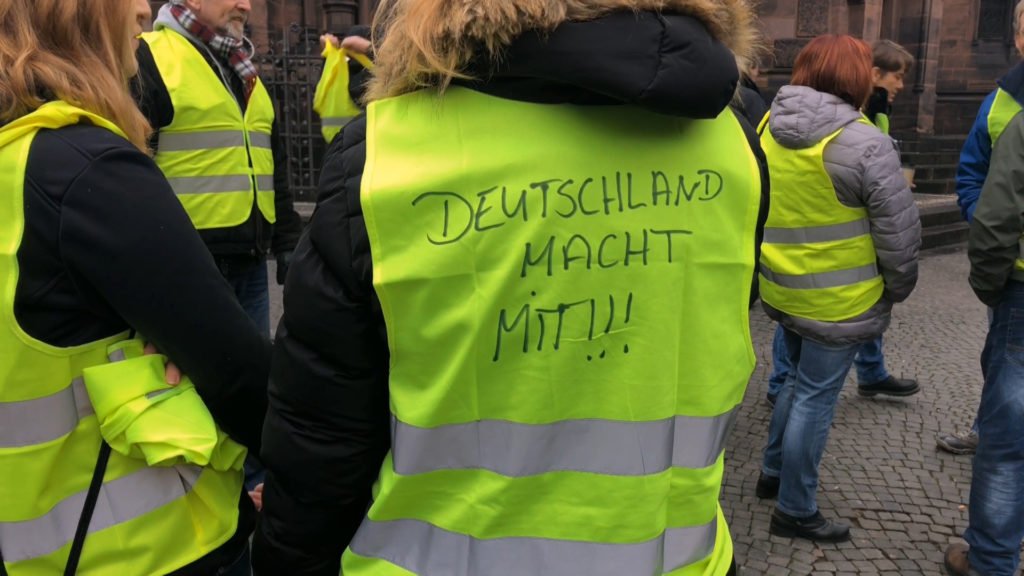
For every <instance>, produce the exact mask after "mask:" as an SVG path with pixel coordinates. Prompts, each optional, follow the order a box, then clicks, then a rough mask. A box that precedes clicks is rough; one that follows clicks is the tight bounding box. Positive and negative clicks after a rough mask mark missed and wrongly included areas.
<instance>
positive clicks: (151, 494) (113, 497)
mask: <svg viewBox="0 0 1024 576" xmlns="http://www.w3.org/2000/svg"><path fill="white" fill-rule="evenodd" d="M202 471H203V469H202V468H199V467H198V466H180V467H175V468H143V469H141V470H138V471H137V472H134V473H132V474H129V475H128V476H124V477H122V478H118V479H117V480H114V481H111V482H106V483H104V484H103V487H102V488H101V489H100V492H99V499H98V500H97V502H96V511H95V513H94V514H93V518H92V522H90V524H89V533H90V534H92V533H94V532H99V531H101V530H104V529H106V528H111V527H114V526H117V525H118V524H123V523H125V522H128V521H129V520H132V519H133V518H137V517H139V516H142V515H145V514H147V513H149V512H152V511H154V510H156V509H158V508H160V507H161V506H164V505H166V504H170V503H171V502H174V501H175V500H178V499H179V498H182V497H184V496H185V495H186V494H188V493H189V491H191V490H192V486H193V485H194V484H195V483H196V481H197V480H198V479H199V476H200V474H201V473H202ZM87 493H88V490H87V489H86V490H83V491H81V492H78V493H76V494H74V495H72V496H69V497H67V498H65V499H64V500H61V501H60V502H59V503H58V504H57V505H56V506H54V507H53V509H52V510H50V511H49V512H47V513H46V515H45V516H41V517H39V518H36V519H33V520H29V521H27V522H0V543H3V553H4V561H5V562H14V563H17V562H21V561H24V560H29V559H32V558H38V557H40V556H46V555H47V554H52V553H54V552H56V551H58V550H60V549H61V548H63V547H64V546H65V545H67V543H68V542H71V540H72V539H74V537H75V530H76V529H77V528H78V517H79V516H80V515H81V514H82V508H83V507H84V504H85V497H86V494H87Z"/></svg>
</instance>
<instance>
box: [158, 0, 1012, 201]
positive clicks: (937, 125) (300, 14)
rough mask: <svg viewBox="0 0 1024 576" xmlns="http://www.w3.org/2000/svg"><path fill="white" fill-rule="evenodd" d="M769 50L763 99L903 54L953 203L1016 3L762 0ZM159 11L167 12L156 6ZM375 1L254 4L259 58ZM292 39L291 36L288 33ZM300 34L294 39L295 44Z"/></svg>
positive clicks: (905, 144) (913, 160)
mask: <svg viewBox="0 0 1024 576" xmlns="http://www.w3.org/2000/svg"><path fill="white" fill-rule="evenodd" d="M756 1H757V2H758V12H759V14H760V16H761V20H762V27H763V29H764V32H765V34H766V36H767V37H768V39H769V41H770V42H771V45H772V48H773V49H772V54H771V56H770V57H769V58H768V59H767V60H768V61H767V62H765V66H764V68H763V70H764V73H763V75H762V78H761V82H762V83H763V84H764V87H765V89H766V90H765V92H766V95H769V96H770V95H772V94H774V92H775V91H776V90H777V89H778V87H779V86H781V85H783V84H785V83H786V81H787V79H788V77H789V74H790V72H791V68H792V65H793V60H794V58H795V57H796V54H797V53H798V52H799V51H800V49H801V48H802V47H803V46H805V45H806V44H807V42H808V41H810V39H811V38H813V37H815V36H817V35H819V34H824V33H830V32H831V33H848V34H852V35H855V36H858V37H860V38H863V39H865V40H867V41H869V42H870V41H874V40H877V39H879V38H888V39H891V40H894V41H896V42H899V43H900V44H902V45H903V46H905V47H906V48H907V49H908V50H910V52H911V53H912V54H914V56H915V57H916V58H917V66H915V68H914V69H913V70H912V71H911V73H910V75H909V76H908V78H907V81H906V89H905V91H904V93H902V94H901V95H900V96H899V98H898V99H897V100H896V104H895V110H894V114H893V135H894V136H895V137H896V138H898V139H899V140H900V142H901V148H902V151H903V153H904V161H905V163H907V164H910V165H913V166H915V167H916V168H917V176H916V182H917V191H919V192H930V193H951V192H952V191H953V183H952V179H953V175H954V173H955V170H956V163H957V158H958V155H959V150H960V146H961V144H962V142H963V140H964V138H965V136H966V135H967V132H968V130H969V129H970V126H971V123H972V122H973V120H974V117H975V115H976V112H977V109H978V107H979V105H980V103H981V100H982V99H983V98H984V97H985V94H987V93H988V92H989V91H990V90H992V89H993V88H994V82H995V80H996V79H997V78H999V76H1001V75H1002V74H1004V73H1005V72H1006V70H1008V69H1009V68H1010V67H1011V66H1012V65H1013V64H1014V63H1016V62H1017V60H1018V57H1017V54H1016V51H1015V49H1014V46H1013V30H1012V13H1013V7H1014V4H1015V3H1016V1H1017V0H756ZM151 3H152V4H153V5H154V8H156V7H157V6H159V5H160V4H162V3H163V2H159V1H157V2H151ZM376 4H377V0H252V15H251V19H250V26H251V34H252V38H253V41H254V43H255V44H256V46H257V49H258V50H260V51H272V50H273V47H274V46H275V45H279V44H280V43H281V42H282V39H284V41H285V42H290V43H291V44H292V46H291V50H293V51H294V50H296V46H295V44H296V38H297V37H298V38H304V40H303V47H300V49H305V50H315V38H316V37H317V36H318V35H319V33H320V32H321V31H325V30H326V31H331V32H335V33H337V32H343V31H344V30H345V29H347V28H348V27H349V26H351V25H353V24H367V23H369V22H370V19H371V17H372V14H373V10H374V8H375V6H376ZM286 31H287V32H286ZM297 33H298V34H297Z"/></svg>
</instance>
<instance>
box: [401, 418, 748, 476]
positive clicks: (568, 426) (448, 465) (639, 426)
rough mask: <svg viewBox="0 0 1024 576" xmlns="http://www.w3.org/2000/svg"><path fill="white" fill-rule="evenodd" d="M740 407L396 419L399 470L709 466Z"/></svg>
mask: <svg viewBox="0 0 1024 576" xmlns="http://www.w3.org/2000/svg"><path fill="white" fill-rule="evenodd" d="M735 417H736V412H735V410H734V411H732V412H729V413H727V414H723V415H721V416H718V417H713V418H697V417H687V416H676V417H675V418H667V419H664V420H654V421H651V422H617V421H614V420H597V419H591V420H569V421H564V422H556V423H553V424H518V423H515V422H508V421H501V420H484V421H478V422H470V423H466V424H452V425H448V426H440V427H437V428H419V427H417V426H412V425H409V424H405V423H402V422H398V421H397V420H394V419H393V421H392V438H393V440H392V446H393V450H392V451H393V454H394V462H395V472H397V473H399V474H406V475H409V474H423V473H426V472H433V471H435V470H458V469H482V470H490V471H492V472H495V473H497V474H502V475H504V476H532V475H535V474H545V473H547V472H557V471H573V472H592V473H595V474H609V475H616V476H642V475H645V474H653V473H657V472H664V471H665V470H668V469H669V468H671V467H673V466H677V467H683V468H707V467H708V466H711V465H713V464H714V463H715V461H716V460H718V457H719V456H720V455H721V454H722V450H724V449H725V439H726V436H727V435H728V433H729V430H730V429H731V428H732V423H733V420H734V419H735Z"/></svg>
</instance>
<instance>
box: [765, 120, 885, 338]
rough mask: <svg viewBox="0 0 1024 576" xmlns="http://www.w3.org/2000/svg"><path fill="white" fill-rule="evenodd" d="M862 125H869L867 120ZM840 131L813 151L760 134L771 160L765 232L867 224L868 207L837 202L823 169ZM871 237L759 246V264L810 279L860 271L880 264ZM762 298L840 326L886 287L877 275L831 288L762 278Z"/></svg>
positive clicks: (791, 311)
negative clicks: (828, 148)
mask: <svg viewBox="0 0 1024 576" xmlns="http://www.w3.org/2000/svg"><path fill="white" fill-rule="evenodd" d="M861 122H863V123H865V124H870V123H869V122H868V121H867V119H863V120H862V121H861ZM841 131H842V130H839V131H837V132H835V133H833V134H831V135H829V136H828V137H826V138H825V139H823V140H822V141H821V142H818V143H817V144H815V145H814V146H811V147H809V148H804V149H799V150H797V149H790V148H786V147H784V146H782V145H781V144H779V143H778V142H776V140H775V138H774V137H773V136H772V134H771V130H764V131H762V134H761V147H762V148H763V149H764V152H765V156H766V157H767V159H768V167H769V174H770V178H771V190H772V202H771V208H770V210H769V213H768V221H767V223H766V228H780V229H785V230H798V229H802V228H812V227H824V226H834V225H839V224H844V223H850V222H855V221H860V220H865V219H866V218H867V217H868V215H867V211H866V210H865V209H864V208H850V207H848V206H844V205H843V204H842V203H840V202H839V199H838V198H837V197H836V192H835V188H834V187H833V185H832V179H831V178H830V177H829V175H828V172H826V170H825V164H824V156H823V155H824V151H825V147H826V146H828V144H829V143H831V142H832V140H833V139H835V138H836V137H837V136H838V135H839V134H840V132H841ZM876 260H877V256H876V254H875V248H874V243H873V242H872V240H871V236H870V234H867V233H865V234H863V235H860V236H857V237H856V238H848V239H843V240H832V241H824V242H806V243H801V244H782V243H772V242H770V241H768V239H767V238H766V240H765V242H763V243H762V245H761V263H762V265H763V266H764V267H767V268H768V269H769V270H770V271H772V272H774V273H776V274H784V275H789V276H807V275H812V274H822V273H829V272H838V271H843V270H850V269H856V268H858V267H861V266H867V265H870V264H872V263H874V262H876ZM759 287H760V292H761V298H762V300H764V302H765V303H767V304H769V305H770V306H772V307H774V308H776V309H778V310H781V311H782V312H785V313H786V314H789V315H791V316H798V317H802V318H809V319H813V320H819V321H824V322H837V321H841V320H846V319H848V318H852V317H855V316H858V315H859V314H862V313H864V312H866V311H867V310H868V309H870V308H871V307H872V306H873V305H874V304H875V303H876V302H878V300H879V299H880V298H881V297H882V292H883V289H884V284H883V281H882V278H881V276H877V275H876V276H875V277H874V278H872V279H870V280H865V281H861V282H857V283H853V284H847V285H843V286H836V287H830V288H803V289H797V288H788V287H785V286H780V285H779V284H776V283H775V282H772V281H771V280H770V279H768V278H767V277H765V275H764V274H763V273H762V274H761V275H760V286H759Z"/></svg>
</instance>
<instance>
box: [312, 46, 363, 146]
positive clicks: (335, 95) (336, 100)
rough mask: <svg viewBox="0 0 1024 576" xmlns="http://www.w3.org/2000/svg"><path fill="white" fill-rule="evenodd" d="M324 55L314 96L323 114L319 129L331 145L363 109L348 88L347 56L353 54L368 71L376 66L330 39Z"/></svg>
mask: <svg viewBox="0 0 1024 576" xmlns="http://www.w3.org/2000/svg"><path fill="white" fill-rule="evenodd" d="M322 56H323V57H324V58H326V61H325V62H324V72H323V74H322V75H321V76H320V82H318V83H317V85H316V94H315V95H314V96H313V110H315V111H316V113H317V114H319V115H320V132H321V134H323V136H324V140H326V141H327V143H328V144H330V142H331V140H334V137H335V136H336V135H337V134H338V132H341V129H342V127H344V126H345V124H347V123H348V121H349V120H351V119H352V118H355V117H356V116H358V115H359V113H360V112H361V111H362V110H361V109H360V108H359V104H357V103H356V102H355V101H354V100H352V95H351V94H350V93H349V91H348V84H349V75H348V58H349V57H352V58H353V59H354V60H355V61H357V62H359V63H360V64H362V65H363V67H364V68H366V69H367V70H372V69H373V62H371V61H370V59H369V58H367V57H366V56H365V55H363V54H360V53H358V52H351V53H350V52H348V51H347V50H345V49H344V48H339V47H337V46H335V45H334V44H332V43H331V42H327V43H326V45H325V46H324V51H323V54H322Z"/></svg>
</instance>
